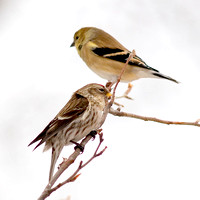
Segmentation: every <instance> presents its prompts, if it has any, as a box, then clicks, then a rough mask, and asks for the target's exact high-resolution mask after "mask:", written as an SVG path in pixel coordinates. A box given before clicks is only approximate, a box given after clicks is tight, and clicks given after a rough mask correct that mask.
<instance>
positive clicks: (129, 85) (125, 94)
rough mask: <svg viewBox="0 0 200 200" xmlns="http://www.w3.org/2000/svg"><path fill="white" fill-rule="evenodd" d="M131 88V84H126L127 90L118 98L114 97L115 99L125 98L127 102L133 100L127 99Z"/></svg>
mask: <svg viewBox="0 0 200 200" xmlns="http://www.w3.org/2000/svg"><path fill="white" fill-rule="evenodd" d="M132 88H133V85H132V84H131V83H129V84H128V88H127V90H126V91H125V92H124V94H123V95H122V96H119V97H116V99H120V98H126V99H129V100H133V98H132V97H129V96H128V94H129V93H130V92H131V90H132Z"/></svg>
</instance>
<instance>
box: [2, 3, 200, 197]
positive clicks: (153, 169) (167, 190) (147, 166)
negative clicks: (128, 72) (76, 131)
mask: <svg viewBox="0 0 200 200" xmlns="http://www.w3.org/2000/svg"><path fill="white" fill-rule="evenodd" d="M199 10H200V1H198V0H190V1H186V0H182V1H180V0H173V1H172V0H170V1H169V0H123V1H122V0H116V1H114V0H110V1H108V0H97V1H94V0H84V1H83V0H76V1H66V0H4V1H0V30H1V31H0V67H1V73H0V91H1V98H0V110H1V112H0V115H1V118H0V163H1V164H0V177H1V181H0V199H2V200H11V199H21V200H25V199H37V197H39V195H40V194H41V192H42V190H43V189H44V187H45V185H46V184H47V180H48V173H49V166H50V156H51V151H48V152H46V153H42V148H43V147H40V148H38V149H37V150H35V151H34V152H32V149H33V148H34V146H31V147H29V148H28V147H27V145H28V144H29V143H30V142H31V141H32V140H33V139H34V138H35V137H36V136H37V135H38V134H39V133H40V132H41V131H42V130H43V128H44V127H45V126H46V125H47V124H48V123H49V121H50V120H51V119H52V118H53V117H54V116H55V115H56V114H57V113H58V111H59V110H60V109H61V108H62V107H63V106H64V105H65V103H66V102H67V101H68V100H69V98H70V96H71V94H72V93H73V92H74V91H75V90H77V89H79V88H80V87H82V86H83V85H85V84H87V83H92V82H97V83H101V84H105V82H106V81H105V80H103V79H101V78H99V77H98V76H97V75H96V74H94V73H93V72H92V71H90V70H89V69H88V68H87V66H86V65H85V63H84V62H83V61H82V60H81V58H80V57H79V56H78V54H77V52H76V50H75V48H69V46H70V44H71V43H72V41H73V34H74V32H75V31H77V30H78V29H79V28H81V27H84V26H95V27H98V28H101V29H103V30H105V31H106V32H108V33H110V34H111V35H113V36H114V37H115V38H116V39H118V40H119V41H120V42H121V43H122V44H123V45H124V46H126V47H127V48H128V49H129V50H132V49H135V50H136V53H137V55H138V56H140V57H141V58H142V59H143V60H144V61H145V62H147V64H149V65H150V66H152V67H154V68H156V69H158V70H159V71H160V72H162V73H164V74H166V75H169V76H171V77H173V78H175V79H177V80H178V81H180V82H181V83H180V84H175V83H173V82H170V81H166V80H159V79H142V80H138V81H135V82H133V84H134V87H133V90H132V92H131V94H130V96H132V97H133V98H134V101H129V100H126V99H123V100H118V102H120V103H122V104H124V105H125V108H124V109H123V110H124V111H127V112H131V113H135V114H140V115H144V116H152V117H157V118H161V119H166V120H177V121H195V120H197V119H199V118H200V108H199V106H200V103H199V102H200V95H199V84H200V79H199V76H200V66H199V56H200V55H199V52H200V37H199V35H200V12H199ZM126 87H127V85H126V84H121V85H120V86H119V88H118V91H117V93H118V95H121V94H122V93H123V92H124V91H125V89H126ZM103 132H104V138H105V141H104V143H103V146H102V147H104V146H105V145H106V146H108V149H107V150H106V152H105V153H104V154H103V155H102V156H101V157H99V158H97V159H96V160H94V161H93V162H92V163H91V164H90V165H89V166H87V167H86V168H85V169H84V170H83V171H82V174H81V176H80V177H79V178H78V179H77V181H76V182H74V183H71V184H68V185H67V186H65V187H63V188H62V189H60V190H59V191H57V192H55V193H54V194H52V195H51V197H49V198H48V199H49V200H55V199H56V200H64V199H66V198H67V197H68V196H71V199H72V200H79V199H82V200H83V199H87V200H93V199H96V200H102V199H115V200H119V199H135V200H146V199H153V200H160V199H162V200H165V199H170V200H177V199H181V200H186V199H188V200H189V199H193V200H196V199H200V190H199V188H200V145H199V144H200V128H198V127H191V126H174V125H164V124H158V123H155V122H144V121H141V120H137V119H129V118H119V117H114V116H111V115H109V116H108V118H107V120H106V122H105V124H104V126H103ZM97 143H98V139H96V140H95V141H93V142H90V144H89V145H87V147H86V149H85V153H84V154H83V155H81V156H80V157H79V159H78V160H77V162H76V163H75V164H74V166H73V168H72V169H71V171H69V172H68V173H67V172H66V173H65V174H64V175H63V177H62V178H63V180H64V178H65V177H67V176H68V175H69V174H70V172H72V171H73V170H74V169H75V167H76V166H77V165H78V163H79V161H80V160H86V159H87V158H88V157H89V156H90V155H91V154H92V153H93V151H94V148H95V147H96V145H97ZM72 151H73V146H69V147H66V148H65V149H64V151H63V152H62V154H61V156H60V159H59V162H61V160H62V157H67V156H68V155H69V154H70V153H71V152H72ZM59 162H58V163H59ZM58 163H57V164H58ZM64 176H65V177H64Z"/></svg>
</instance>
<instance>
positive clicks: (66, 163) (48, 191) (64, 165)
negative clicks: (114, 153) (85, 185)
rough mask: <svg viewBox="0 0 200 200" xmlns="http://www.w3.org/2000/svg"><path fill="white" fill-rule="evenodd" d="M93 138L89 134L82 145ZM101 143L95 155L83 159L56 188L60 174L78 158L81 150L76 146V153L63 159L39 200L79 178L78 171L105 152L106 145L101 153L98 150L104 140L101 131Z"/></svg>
mask: <svg viewBox="0 0 200 200" xmlns="http://www.w3.org/2000/svg"><path fill="white" fill-rule="evenodd" d="M91 138H92V136H91V135H87V136H86V137H85V138H84V139H83V140H82V142H81V143H80V145H81V146H82V147H85V145H86V144H87V143H88V142H89V140H90V139H91ZM99 139H100V141H99V145H98V146H97V149H96V150H95V152H94V154H93V156H92V157H91V158H90V159H89V160H88V161H87V162H86V163H85V164H83V162H82V161H81V162H80V164H79V166H78V168H77V169H76V171H75V172H74V173H73V174H72V175H71V176H70V177H69V178H68V179H67V180H65V181H64V182H62V183H59V184H58V185H57V186H55V187H54V188H52V186H53V185H54V183H55V182H56V181H57V179H58V178H59V177H60V175H61V174H62V173H63V172H64V171H65V170H66V169H67V168H68V167H69V166H70V165H71V164H72V163H74V161H75V160H76V158H77V157H78V156H79V155H80V153H81V150H80V149H79V148H76V150H75V151H74V153H72V154H71V155H70V156H69V158H68V159H66V160H65V161H63V163H62V164H61V166H60V168H59V169H58V171H57V172H56V174H55V175H54V176H53V178H52V179H51V181H50V183H49V184H48V185H47V186H46V187H45V189H44V191H43V192H42V194H41V196H40V197H39V198H38V200H44V199H46V198H47V197H48V196H49V195H50V194H51V193H52V192H54V191H56V190H57V189H59V188H60V187H62V186H63V185H65V184H67V183H69V182H73V181H75V180H76V179H77V177H78V176H79V175H77V173H78V172H79V171H80V170H81V169H82V168H83V167H85V166H86V165H88V164H89V163H90V162H91V161H92V160H93V159H94V158H96V157H98V156H100V155H102V154H103V152H104V151H105V150H106V148H107V147H105V148H104V149H103V150H102V151H100V152H99V153H97V152H98V150H99V148H100V146H101V144H102V142H103V134H102V133H100V134H99Z"/></svg>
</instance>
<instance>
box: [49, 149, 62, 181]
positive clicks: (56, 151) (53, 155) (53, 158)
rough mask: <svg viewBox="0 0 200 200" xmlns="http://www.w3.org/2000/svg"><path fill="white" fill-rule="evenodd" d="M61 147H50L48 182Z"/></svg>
mask: <svg viewBox="0 0 200 200" xmlns="http://www.w3.org/2000/svg"><path fill="white" fill-rule="evenodd" d="M62 149H63V147H61V146H59V147H56V148H54V147H52V155H51V166H50V171H49V182H50V181H51V179H52V177H53V173H54V169H55V165H56V162H57V160H58V157H59V155H60V152H61V151H62Z"/></svg>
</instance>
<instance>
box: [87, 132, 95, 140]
mask: <svg viewBox="0 0 200 200" xmlns="http://www.w3.org/2000/svg"><path fill="white" fill-rule="evenodd" d="M96 134H97V131H91V132H90V133H89V134H88V135H90V136H92V138H93V140H94V139H95V137H96Z"/></svg>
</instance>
